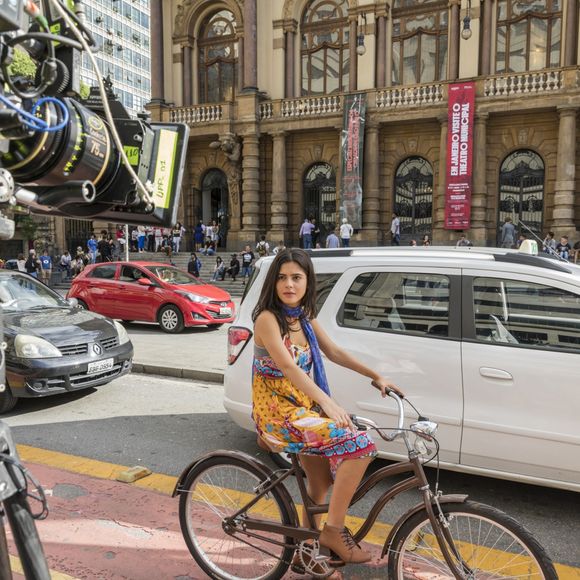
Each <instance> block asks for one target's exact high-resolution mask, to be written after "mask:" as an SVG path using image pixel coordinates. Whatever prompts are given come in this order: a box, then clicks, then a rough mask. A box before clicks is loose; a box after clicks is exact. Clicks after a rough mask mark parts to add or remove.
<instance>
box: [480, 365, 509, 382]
mask: <svg viewBox="0 0 580 580" xmlns="http://www.w3.org/2000/svg"><path fill="white" fill-rule="evenodd" d="M479 374H480V375H481V376H482V377H487V378H488V379H500V380H503V381H513V376H512V375H511V374H510V373H508V372H507V371H503V370H501V369H493V368H490V367H481V368H480V369H479Z"/></svg>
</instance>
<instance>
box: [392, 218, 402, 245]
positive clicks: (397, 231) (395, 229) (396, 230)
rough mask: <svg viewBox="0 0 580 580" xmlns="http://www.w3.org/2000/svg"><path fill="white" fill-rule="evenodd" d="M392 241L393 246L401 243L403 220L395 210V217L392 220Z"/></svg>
mask: <svg viewBox="0 0 580 580" xmlns="http://www.w3.org/2000/svg"><path fill="white" fill-rule="evenodd" d="M391 243H392V245H393V246H400V245H401V222H400V220H399V216H398V215H397V214H396V213H395V212H393V219H392V220H391Z"/></svg>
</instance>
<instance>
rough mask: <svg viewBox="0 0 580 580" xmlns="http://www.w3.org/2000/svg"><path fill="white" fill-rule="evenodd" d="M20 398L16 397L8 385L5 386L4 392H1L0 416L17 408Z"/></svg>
mask: <svg viewBox="0 0 580 580" xmlns="http://www.w3.org/2000/svg"><path fill="white" fill-rule="evenodd" d="M16 403H18V397H15V396H14V395H13V394H12V391H11V390H10V387H9V386H8V385H5V386H4V390H3V391H2V392H0V415H2V414H4V413H8V412H10V411H12V409H14V407H16Z"/></svg>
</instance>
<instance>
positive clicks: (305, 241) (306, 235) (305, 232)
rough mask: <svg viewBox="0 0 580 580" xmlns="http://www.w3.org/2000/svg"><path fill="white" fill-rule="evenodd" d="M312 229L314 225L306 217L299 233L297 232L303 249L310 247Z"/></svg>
mask: <svg viewBox="0 0 580 580" xmlns="http://www.w3.org/2000/svg"><path fill="white" fill-rule="evenodd" d="M312 230H314V225H313V224H312V222H311V221H310V220H309V219H308V218H306V219H305V220H304V223H303V224H302V226H301V227H300V233H299V234H298V237H299V238H300V239H301V240H302V247H303V248H304V249H305V250H308V249H309V248H312Z"/></svg>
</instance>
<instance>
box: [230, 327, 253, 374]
mask: <svg viewBox="0 0 580 580" xmlns="http://www.w3.org/2000/svg"><path fill="white" fill-rule="evenodd" d="M250 338H252V331H251V330H250V329H249V328H245V327H243V326H230V328H229V329H228V364H230V365H233V364H234V363H235V362H236V360H237V359H238V357H239V356H240V354H241V353H242V351H243V350H244V348H245V347H246V344H248V341H249V340H250Z"/></svg>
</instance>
